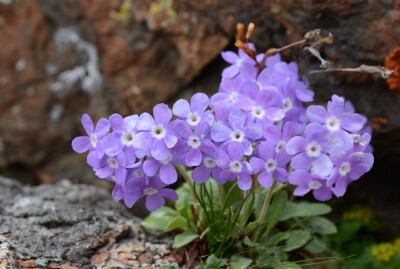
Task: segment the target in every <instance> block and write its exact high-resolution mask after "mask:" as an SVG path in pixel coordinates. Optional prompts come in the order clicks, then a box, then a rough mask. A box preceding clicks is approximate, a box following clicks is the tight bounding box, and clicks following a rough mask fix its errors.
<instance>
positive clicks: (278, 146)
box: [275, 141, 286, 153]
mask: <svg viewBox="0 0 400 269" xmlns="http://www.w3.org/2000/svg"><path fill="white" fill-rule="evenodd" d="M284 148H286V142H285V141H280V142H279V143H278V144H277V145H276V147H275V152H276V153H278V152H280V151H281V150H282V149H284Z"/></svg>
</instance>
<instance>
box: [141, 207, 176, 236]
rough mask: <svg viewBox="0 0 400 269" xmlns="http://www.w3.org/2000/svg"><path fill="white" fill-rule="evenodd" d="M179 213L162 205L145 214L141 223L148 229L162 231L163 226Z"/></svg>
mask: <svg viewBox="0 0 400 269" xmlns="http://www.w3.org/2000/svg"><path fill="white" fill-rule="evenodd" d="M177 216H179V213H178V212H176V211H175V210H174V209H172V208H169V207H166V206H163V207H161V208H159V209H157V210H156V211H154V212H151V213H150V215H149V216H147V217H146V218H145V219H144V220H143V222H142V225H143V226H144V227H146V228H148V229H155V230H161V231H164V229H165V227H167V225H168V224H169V223H170V222H171V221H172V220H173V219H174V218H175V217H177Z"/></svg>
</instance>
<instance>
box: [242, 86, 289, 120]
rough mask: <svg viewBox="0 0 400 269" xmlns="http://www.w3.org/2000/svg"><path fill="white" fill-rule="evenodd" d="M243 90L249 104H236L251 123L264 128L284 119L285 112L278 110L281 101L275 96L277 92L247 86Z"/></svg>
mask: <svg viewBox="0 0 400 269" xmlns="http://www.w3.org/2000/svg"><path fill="white" fill-rule="evenodd" d="M244 86H246V87H247V88H246V89H244V90H243V92H244V93H246V94H247V95H248V96H249V97H250V98H251V100H252V102H251V103H249V102H246V103H240V102H239V103H238V106H239V107H240V108H241V109H243V110H244V111H246V112H247V118H248V119H249V120H250V121H251V122H254V121H255V122H256V123H258V124H260V125H261V126H265V125H267V124H269V123H271V122H274V121H280V120H281V119H283V118H284V117H285V112H284V110H283V109H282V108H280V107H279V106H280V103H281V102H282V100H281V99H280V98H279V96H278V94H277V90H276V91H275V90H274V89H272V90H261V91H260V90H258V89H255V88H254V85H248V83H245V84H244Z"/></svg>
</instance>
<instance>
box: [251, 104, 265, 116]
mask: <svg viewBox="0 0 400 269" xmlns="http://www.w3.org/2000/svg"><path fill="white" fill-rule="evenodd" d="M251 114H252V115H253V117H255V118H257V119H262V118H263V117H264V116H265V110H264V109H263V108H262V107H261V106H253V108H252V110H251Z"/></svg>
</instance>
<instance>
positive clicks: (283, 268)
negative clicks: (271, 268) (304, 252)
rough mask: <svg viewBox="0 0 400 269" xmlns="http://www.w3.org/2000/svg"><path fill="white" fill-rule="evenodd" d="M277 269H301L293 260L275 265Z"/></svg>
mask: <svg viewBox="0 0 400 269" xmlns="http://www.w3.org/2000/svg"><path fill="white" fill-rule="evenodd" d="M276 268H277V269H301V267H300V265H298V264H296V263H293V262H283V263H281V264H279V265H278V267H276Z"/></svg>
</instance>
